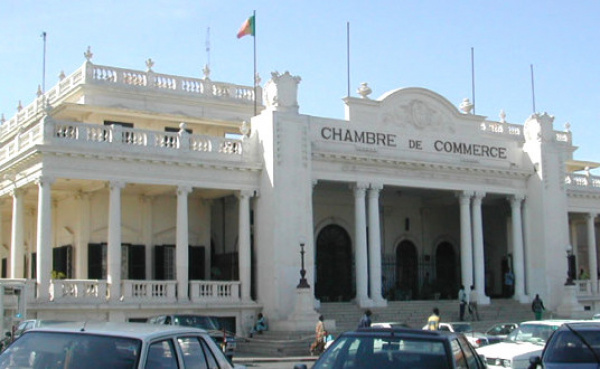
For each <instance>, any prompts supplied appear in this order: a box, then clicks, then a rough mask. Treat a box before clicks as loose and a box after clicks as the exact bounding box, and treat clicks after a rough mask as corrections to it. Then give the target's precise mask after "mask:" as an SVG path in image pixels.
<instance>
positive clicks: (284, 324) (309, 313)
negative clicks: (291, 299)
mask: <svg viewBox="0 0 600 369" xmlns="http://www.w3.org/2000/svg"><path fill="white" fill-rule="evenodd" d="M318 321H319V313H317V312H316V311H315V309H314V298H313V294H312V291H311V289H310V288H296V301H295V304H294V310H293V311H292V313H291V314H290V315H289V316H288V317H287V319H286V320H283V321H279V322H274V323H273V330H287V331H314V329H315V326H316V325H317V322H318ZM325 329H327V330H334V329H335V320H325Z"/></svg>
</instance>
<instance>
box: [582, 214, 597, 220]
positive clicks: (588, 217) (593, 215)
mask: <svg viewBox="0 0 600 369" xmlns="http://www.w3.org/2000/svg"><path fill="white" fill-rule="evenodd" d="M597 216H598V214H597V213H586V214H585V218H586V219H588V220H589V219H591V220H595V219H596V217H597Z"/></svg>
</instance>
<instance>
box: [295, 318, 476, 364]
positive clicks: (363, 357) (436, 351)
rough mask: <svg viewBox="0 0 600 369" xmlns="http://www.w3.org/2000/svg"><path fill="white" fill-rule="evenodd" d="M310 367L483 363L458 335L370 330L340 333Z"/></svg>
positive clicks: (395, 329) (410, 330) (398, 330)
mask: <svg viewBox="0 0 600 369" xmlns="http://www.w3.org/2000/svg"><path fill="white" fill-rule="evenodd" d="M312 368H313V369H325V368H352V369H367V368H368V369H371V368H378V369H386V368H411V369H424V368H434V369H452V368H469V369H478V368H485V363H484V362H483V361H482V360H481V358H480V357H479V356H477V353H476V352H475V349H474V348H473V347H471V345H470V344H469V342H468V341H467V340H466V338H465V337H464V336H463V335H462V334H457V333H453V332H441V331H425V330H421V329H408V328H372V327H371V328H359V329H357V330H355V331H350V332H345V333H342V334H341V335H340V336H339V337H338V338H337V339H336V340H335V341H334V342H333V344H332V345H331V347H330V348H329V349H328V350H327V351H325V352H324V353H323V354H321V356H320V357H319V359H318V360H317V361H316V362H315V364H314V365H313V367H312ZM294 369H306V364H296V365H295V366H294Z"/></svg>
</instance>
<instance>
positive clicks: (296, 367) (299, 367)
mask: <svg viewBox="0 0 600 369" xmlns="http://www.w3.org/2000/svg"><path fill="white" fill-rule="evenodd" d="M294 369H306V364H296V365H294Z"/></svg>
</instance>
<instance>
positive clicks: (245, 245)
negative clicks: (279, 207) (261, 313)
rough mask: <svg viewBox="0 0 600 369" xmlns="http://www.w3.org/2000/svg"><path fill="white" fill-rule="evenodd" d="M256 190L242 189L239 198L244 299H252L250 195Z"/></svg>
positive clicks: (239, 253) (241, 272) (240, 268)
mask: <svg viewBox="0 0 600 369" xmlns="http://www.w3.org/2000/svg"><path fill="white" fill-rule="evenodd" d="M253 194H254V191H247V190H246V191H240V192H239V193H238V199H239V212H240V213H239V226H238V228H239V229H238V233H239V241H238V263H239V266H238V267H239V274H240V283H241V284H242V301H245V302H246V301H250V300H251V298H250V285H251V283H252V268H251V258H250V197H251V196H252V195H253Z"/></svg>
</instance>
